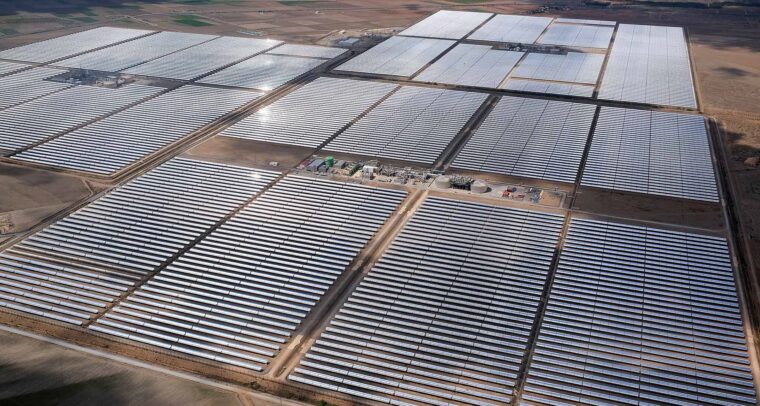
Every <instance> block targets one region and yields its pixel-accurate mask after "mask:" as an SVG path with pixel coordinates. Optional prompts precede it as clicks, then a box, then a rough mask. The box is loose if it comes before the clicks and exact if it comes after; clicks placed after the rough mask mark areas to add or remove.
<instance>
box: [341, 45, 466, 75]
mask: <svg viewBox="0 0 760 406" xmlns="http://www.w3.org/2000/svg"><path fill="white" fill-rule="evenodd" d="M452 45H454V41H450V40H443V39H432V38H411V37H390V38H388V39H387V40H385V41H383V42H381V43H379V44H377V45H375V46H374V47H372V48H371V49H370V50H368V51H366V52H364V53H362V54H360V55H358V56H355V57H353V58H351V59H350V60H348V61H347V62H345V63H343V64H341V65H340V66H338V67H337V68H335V69H336V70H340V71H348V72H361V73H372V74H378V75H391V76H403V77H411V76H414V74H415V73H417V72H418V71H419V70H420V69H422V68H424V67H425V65H427V64H428V63H430V61H432V60H433V59H435V58H436V57H438V55H440V54H442V53H443V52H445V51H446V50H447V49H448V48H449V47H450V46H452Z"/></svg>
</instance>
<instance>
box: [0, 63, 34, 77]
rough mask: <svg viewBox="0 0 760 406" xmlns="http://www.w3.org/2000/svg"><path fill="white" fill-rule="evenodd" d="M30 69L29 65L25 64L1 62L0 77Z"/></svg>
mask: <svg viewBox="0 0 760 406" xmlns="http://www.w3.org/2000/svg"><path fill="white" fill-rule="evenodd" d="M29 67H30V66H29V65H25V64H23V63H15V62H6V61H0V75H5V74H8V73H11V72H15V71H17V70H21V69H25V68H29Z"/></svg>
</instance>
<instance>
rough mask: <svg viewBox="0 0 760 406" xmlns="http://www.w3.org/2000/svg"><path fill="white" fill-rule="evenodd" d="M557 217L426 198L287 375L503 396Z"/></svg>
mask: <svg viewBox="0 0 760 406" xmlns="http://www.w3.org/2000/svg"><path fill="white" fill-rule="evenodd" d="M562 222H563V218H562V217H561V216H558V215H554V214H546V213H539V212H532V211H526V210H518V209H512V208H506V207H499V206H489V205H484V204H478V203H471V202H464V201H457V200H448V199H441V198H428V199H427V200H426V201H425V202H424V204H423V205H422V206H421V207H420V208H419V209H418V210H417V212H416V213H415V214H414V216H413V217H412V218H411V219H410V220H409V221H408V222H407V224H406V226H405V227H404V229H403V231H402V232H401V234H400V235H398V237H396V239H395V240H394V241H393V243H392V245H391V246H390V247H389V248H388V250H387V251H386V253H385V254H384V255H383V257H382V258H381V259H380V261H379V262H378V263H377V264H376V265H375V266H374V267H373V268H372V270H371V271H370V272H369V274H368V275H367V276H366V277H365V278H364V280H363V281H362V282H361V284H360V285H359V286H358V287H357V288H356V289H355V290H354V292H353V293H352V294H351V296H350V297H349V299H348V301H347V302H346V303H345V304H344V305H343V307H342V308H341V309H340V311H339V312H338V313H337V314H336V315H335V316H334V318H333V319H332V320H331V322H330V324H329V326H328V327H327V328H326V330H325V331H324V332H323V333H322V334H321V336H320V337H319V339H318V340H317V341H316V342H315V343H314V344H313V346H312V347H311V349H310V350H309V352H308V353H307V354H306V355H305V357H304V358H303V359H302V361H301V364H300V366H299V367H298V368H296V369H295V370H294V371H293V373H291V374H290V376H289V379H290V380H292V381H296V382H301V383H305V384H308V385H313V386H316V387H319V388H323V389H328V390H331V391H337V392H342V393H345V394H349V395H354V396H358V397H362V398H366V399H370V400H374V401H378V402H381V403H390V404H396V405H401V404H405V405H407V404H426V405H431V404H432V405H448V404H471V405H505V404H509V403H510V402H511V400H512V397H513V388H514V386H515V380H516V378H517V375H518V371H519V370H520V368H521V366H522V365H523V364H524V363H525V358H526V356H527V354H526V352H527V344H528V337H529V335H530V332H531V328H532V325H533V322H534V320H535V317H536V313H537V311H538V305H539V301H540V299H541V292H542V291H543V289H544V284H545V282H546V279H547V275H548V273H549V268H550V264H551V261H552V257H553V254H554V250H555V249H556V244H557V239H558V237H559V232H560V229H561V228H562Z"/></svg>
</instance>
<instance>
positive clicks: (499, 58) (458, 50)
mask: <svg viewBox="0 0 760 406" xmlns="http://www.w3.org/2000/svg"><path fill="white" fill-rule="evenodd" d="M523 55H524V54H523V53H522V52H514V51H500V50H495V49H493V48H491V47H490V46H487V45H474V44H459V45H457V46H455V47H454V48H453V49H452V50H451V51H449V52H447V53H446V54H445V55H444V56H442V57H441V59H439V60H437V61H436V62H434V63H433V64H432V65H430V66H429V67H428V68H427V69H425V70H424V71H422V73H420V74H419V75H417V76H416V77H415V78H414V80H415V81H418V82H433V83H445V84H450V85H461V86H475V87H485V88H493V89H496V88H498V87H499V85H500V84H501V83H502V81H504V79H505V78H506V77H507V75H509V72H511V71H512V68H514V67H515V65H516V64H517V62H518V61H519V60H520V58H522V56H523Z"/></svg>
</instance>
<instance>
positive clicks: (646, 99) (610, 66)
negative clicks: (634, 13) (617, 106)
mask: <svg viewBox="0 0 760 406" xmlns="http://www.w3.org/2000/svg"><path fill="white" fill-rule="evenodd" d="M598 97H599V98H600V99H607V100H617V101H626V102H636V103H647V104H656V105H666V106H677V107H687V108H696V107H697V101H696V96H695V95H694V86H693V84H692V81H691V64H690V62H689V49H688V46H687V44H686V38H685V37H684V33H683V29H682V28H681V27H655V26H649V25H629V24H621V25H620V26H619V27H618V30H617V33H616V34H615V42H614V43H613V45H612V50H611V51H610V57H609V60H608V61H607V68H606V69H605V72H604V79H603V80H602V86H601V88H600V89H599V96H598Z"/></svg>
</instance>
